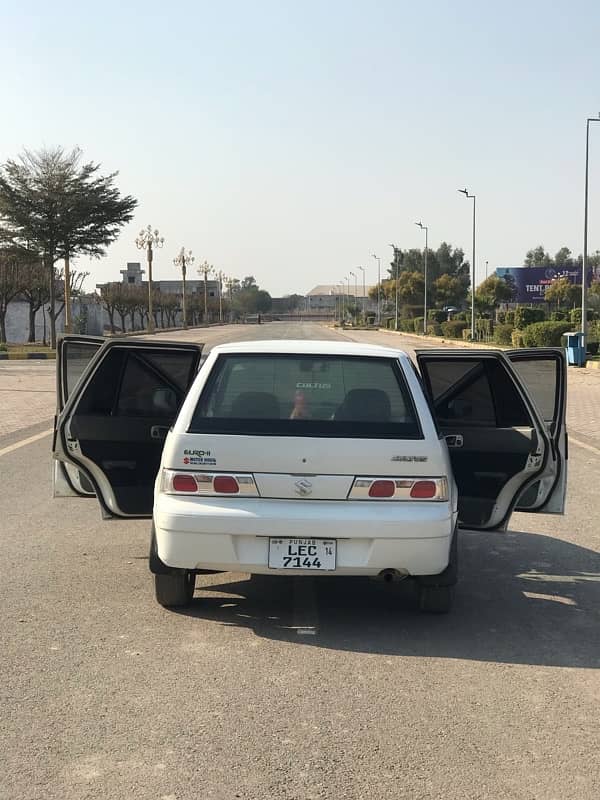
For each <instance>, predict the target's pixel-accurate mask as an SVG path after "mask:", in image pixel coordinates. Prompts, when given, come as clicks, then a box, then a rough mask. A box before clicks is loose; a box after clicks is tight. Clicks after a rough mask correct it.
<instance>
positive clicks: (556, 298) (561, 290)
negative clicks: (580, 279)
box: [544, 278, 581, 309]
mask: <svg viewBox="0 0 600 800" xmlns="http://www.w3.org/2000/svg"><path fill="white" fill-rule="evenodd" d="M580 296H581V286H577V285H576V284H573V283H571V281H570V280H569V279H568V278H555V279H554V280H553V281H552V283H551V284H550V285H549V286H548V287H547V288H546V291H545V293H544V299H545V300H546V302H547V303H556V308H557V309H559V308H560V306H561V303H563V304H564V305H566V306H570V307H574V306H575V304H576V303H577V301H578V300H579V297H580Z"/></svg>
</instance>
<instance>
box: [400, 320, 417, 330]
mask: <svg viewBox="0 0 600 800" xmlns="http://www.w3.org/2000/svg"><path fill="white" fill-rule="evenodd" d="M398 328H399V329H400V330H401V331H404V333H414V332H415V323H414V322H413V320H412V318H410V319H408V318H406V317H405V318H404V319H399V320H398Z"/></svg>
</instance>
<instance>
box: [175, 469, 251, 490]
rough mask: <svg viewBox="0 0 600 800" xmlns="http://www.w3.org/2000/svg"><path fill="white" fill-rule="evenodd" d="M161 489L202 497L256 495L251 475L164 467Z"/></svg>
mask: <svg viewBox="0 0 600 800" xmlns="http://www.w3.org/2000/svg"><path fill="white" fill-rule="evenodd" d="M161 491H162V492H164V493H165V494H187V495H190V494H195V495H202V496H204V497H217V496H222V495H243V496H245V497H258V489H257V487H256V483H255V481H254V477H253V476H252V475H243V474H242V475H238V474H236V473H234V474H227V473H212V472H211V473H209V472H178V471H177V470H173V469H164V470H163V472H162V484H161Z"/></svg>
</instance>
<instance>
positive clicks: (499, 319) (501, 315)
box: [496, 311, 506, 325]
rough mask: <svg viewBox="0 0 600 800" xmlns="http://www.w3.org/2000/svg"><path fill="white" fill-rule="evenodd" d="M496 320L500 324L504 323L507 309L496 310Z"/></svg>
mask: <svg viewBox="0 0 600 800" xmlns="http://www.w3.org/2000/svg"><path fill="white" fill-rule="evenodd" d="M496 322H497V323H498V324H499V325H504V323H505V322H506V311H496Z"/></svg>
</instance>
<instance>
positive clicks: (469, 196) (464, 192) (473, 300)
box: [458, 189, 477, 342]
mask: <svg viewBox="0 0 600 800" xmlns="http://www.w3.org/2000/svg"><path fill="white" fill-rule="evenodd" d="M458 191H459V192H460V193H461V194H464V196H465V197H466V198H467V199H469V200H472V201H473V264H472V266H471V341H472V342H474V341H475V203H476V202H477V201H476V197H475V195H474V194H469V192H468V191H467V190H466V189H459V190H458Z"/></svg>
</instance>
